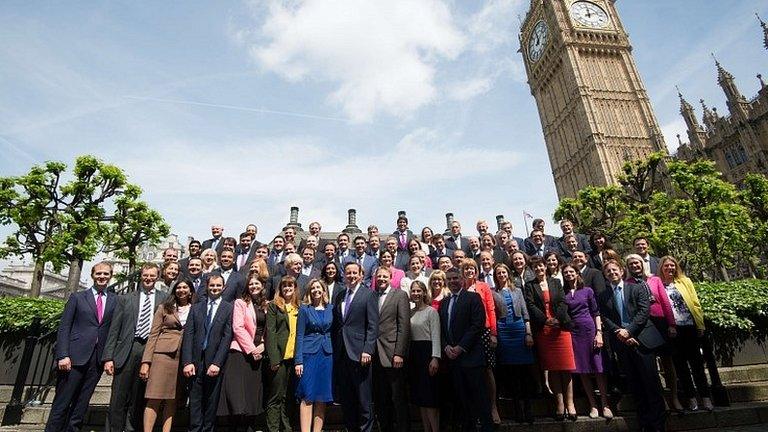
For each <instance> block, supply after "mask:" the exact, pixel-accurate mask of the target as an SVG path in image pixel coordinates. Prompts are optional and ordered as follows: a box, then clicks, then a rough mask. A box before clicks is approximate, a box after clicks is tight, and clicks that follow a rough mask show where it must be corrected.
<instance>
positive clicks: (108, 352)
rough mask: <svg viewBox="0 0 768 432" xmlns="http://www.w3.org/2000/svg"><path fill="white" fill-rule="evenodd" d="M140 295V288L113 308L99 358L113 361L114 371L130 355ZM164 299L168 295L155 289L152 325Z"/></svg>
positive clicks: (123, 363) (121, 299)
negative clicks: (112, 314)
mask: <svg viewBox="0 0 768 432" xmlns="http://www.w3.org/2000/svg"><path fill="white" fill-rule="evenodd" d="M140 293H141V288H139V289H138V290H136V291H134V292H132V293H130V294H127V295H124V296H121V297H120V299H119V301H118V303H117V307H116V308H115V314H114V316H113V320H112V325H111V326H110V327H109V335H108V336H107V343H106V345H105V346H104V352H103V354H102V356H101V361H103V362H106V361H110V360H111V361H114V363H115V369H120V368H121V367H123V366H124V365H125V362H126V361H127V360H128V355H129V354H130V353H131V346H132V345H133V339H134V337H135V335H136V324H137V322H136V321H138V319H139V308H140V305H139V299H140V298H141V296H140V295H139V294H140ZM166 297H168V294H166V293H164V292H162V291H160V290H158V289H155V309H154V310H153V311H152V314H153V319H152V324H153V325H154V313H155V311H157V309H158V308H160V307H162V303H163V302H164V301H165V298H166Z"/></svg>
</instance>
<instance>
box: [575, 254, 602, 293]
mask: <svg viewBox="0 0 768 432" xmlns="http://www.w3.org/2000/svg"><path fill="white" fill-rule="evenodd" d="M588 259H589V258H587V254H586V253H584V251H576V252H574V253H573V259H572V260H571V264H572V265H573V266H574V267H575V268H576V270H577V271H578V272H579V273H580V274H581V280H582V281H584V286H585V287H590V288H592V291H594V292H595V295H596V296H598V295H600V294H602V292H603V291H605V276H603V273H602V272H601V271H599V270H597V269H593V268H592V267H589V266H588V265H587V260H588Z"/></svg>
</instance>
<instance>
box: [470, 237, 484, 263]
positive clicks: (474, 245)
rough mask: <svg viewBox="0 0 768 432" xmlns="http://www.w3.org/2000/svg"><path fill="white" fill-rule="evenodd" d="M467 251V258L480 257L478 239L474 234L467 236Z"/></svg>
mask: <svg viewBox="0 0 768 432" xmlns="http://www.w3.org/2000/svg"><path fill="white" fill-rule="evenodd" d="M468 240H469V251H468V252H467V258H472V259H477V258H480V252H481V251H482V249H481V248H480V239H479V238H477V237H475V236H469V237H468Z"/></svg>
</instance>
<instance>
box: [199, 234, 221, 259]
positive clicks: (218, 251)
mask: <svg viewBox="0 0 768 432" xmlns="http://www.w3.org/2000/svg"><path fill="white" fill-rule="evenodd" d="M213 241H214V239H213V238H209V239H208V240H206V241H204V242H203V244H202V247H201V248H200V249H201V250H206V249H210V248H211V245H213ZM223 249H224V236H221V237H219V243H218V244H217V245H216V255H219V254H221V251H222V250H223Z"/></svg>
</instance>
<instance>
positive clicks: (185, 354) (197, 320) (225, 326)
mask: <svg viewBox="0 0 768 432" xmlns="http://www.w3.org/2000/svg"><path fill="white" fill-rule="evenodd" d="M233 309H234V306H232V303H229V302H226V301H223V300H222V299H219V306H218V308H217V309H216V315H214V316H213V320H212V322H211V328H210V332H209V335H208V346H207V347H206V348H205V350H203V343H204V341H205V322H206V319H207V316H208V300H207V299H206V300H205V301H200V302H197V303H195V304H194V305H192V310H190V311H189V317H187V325H186V326H184V336H183V340H182V342H181V364H182V367H184V366H187V365H190V364H193V365H195V369H196V373H198V374H200V373H205V371H204V370H203V368H205V367H208V366H210V365H214V364H215V365H216V366H219V367H223V366H224V363H225V362H226V361H227V355H228V354H229V345H230V343H231V342H232V310H233Z"/></svg>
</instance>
